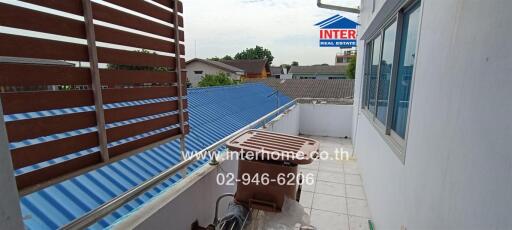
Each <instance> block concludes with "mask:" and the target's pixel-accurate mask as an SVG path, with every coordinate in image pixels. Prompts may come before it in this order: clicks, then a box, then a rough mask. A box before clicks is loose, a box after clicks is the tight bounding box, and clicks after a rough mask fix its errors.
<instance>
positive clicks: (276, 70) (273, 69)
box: [270, 66, 283, 75]
mask: <svg viewBox="0 0 512 230" xmlns="http://www.w3.org/2000/svg"><path fill="white" fill-rule="evenodd" d="M282 73H283V67H279V66H277V67H276V66H271V67H270V75H280V74H282Z"/></svg>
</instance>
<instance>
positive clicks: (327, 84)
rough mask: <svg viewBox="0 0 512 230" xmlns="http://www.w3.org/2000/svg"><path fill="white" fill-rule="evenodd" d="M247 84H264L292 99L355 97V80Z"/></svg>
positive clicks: (285, 81) (268, 81)
mask: <svg viewBox="0 0 512 230" xmlns="http://www.w3.org/2000/svg"><path fill="white" fill-rule="evenodd" d="M247 82H261V83H264V84H266V85H268V86H270V87H272V88H274V89H276V90H279V91H280V92H282V93H283V94H285V95H287V96H289V97H291V98H332V99H352V98H353V97H354V80H351V79H333V80H317V79H288V80H281V79H250V80H247ZM349 102H350V103H351V101H349Z"/></svg>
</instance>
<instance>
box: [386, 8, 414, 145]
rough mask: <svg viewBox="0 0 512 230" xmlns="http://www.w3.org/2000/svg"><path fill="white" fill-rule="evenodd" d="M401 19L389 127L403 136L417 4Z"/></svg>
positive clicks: (411, 66)
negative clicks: (390, 123)
mask: <svg viewBox="0 0 512 230" xmlns="http://www.w3.org/2000/svg"><path fill="white" fill-rule="evenodd" d="M403 20H404V21H403V29H402V40H401V44H400V47H401V49H400V59H399V63H398V64H399V65H398V76H397V80H396V90H395V105H394V111H393V123H392V126H391V129H392V130H394V131H395V132H396V133H397V134H398V135H399V136H400V137H402V138H405V130H406V125H407V113H408V111H409V97H410V92H411V81H412V73H413V68H414V59H415V57H416V43H417V41H418V29H419V28H418V27H419V20H420V13H419V4H418V5H417V6H416V7H414V8H413V9H412V10H410V11H408V12H406V13H405V14H404V19H403Z"/></svg>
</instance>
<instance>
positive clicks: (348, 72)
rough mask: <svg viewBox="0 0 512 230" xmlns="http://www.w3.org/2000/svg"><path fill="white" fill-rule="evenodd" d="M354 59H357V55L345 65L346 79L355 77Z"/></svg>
mask: <svg viewBox="0 0 512 230" xmlns="http://www.w3.org/2000/svg"><path fill="white" fill-rule="evenodd" d="M356 60H357V55H354V56H353V57H351V58H350V60H349V61H348V67H347V70H346V72H345V75H347V78H348V79H355V78H356Z"/></svg>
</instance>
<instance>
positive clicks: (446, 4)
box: [355, 0, 512, 230]
mask: <svg viewBox="0 0 512 230" xmlns="http://www.w3.org/2000/svg"><path fill="white" fill-rule="evenodd" d="M365 2H369V1H365ZM422 8H423V9H422V10H423V15H422V24H421V35H420V40H419V49H418V52H417V63H416V66H415V68H416V73H415V76H414V85H413V92H412V100H411V106H412V108H411V114H410V123H409V133H408V141H407V147H406V158H405V165H404V164H402V163H401V161H400V160H399V159H398V158H397V157H396V156H395V154H394V152H393V150H392V149H391V148H390V147H389V145H388V144H387V143H386V142H385V141H384V139H383V137H382V136H381V135H380V134H379V133H377V131H376V129H375V128H374V127H373V125H372V124H371V123H370V121H369V120H368V119H367V118H366V116H365V115H363V114H361V113H355V114H356V115H357V134H356V135H357V136H356V139H355V153H356V155H357V157H358V158H359V164H360V167H361V169H362V174H363V175H362V176H363V180H364V185H365V188H366V192H367V196H368V200H369V206H370V209H371V212H372V216H373V219H374V221H375V224H376V229H400V227H401V226H402V225H403V226H405V227H407V229H414V230H416V229H419V230H422V229H512V218H510V213H512V196H511V194H512V154H511V152H512V151H511V147H512V145H511V144H510V141H511V140H512V122H511V117H512V100H510V98H511V96H512V77H511V73H512V65H511V63H512V43H510V41H509V40H510V37H511V36H512V27H511V26H510V22H511V21H512V14H510V12H509V11H510V9H512V1H509V0H494V1H480V0H453V1H444V0H431V1H422ZM377 10H378V9H377ZM368 13H369V12H368V10H367V9H364V8H363V12H362V15H361V19H362V21H361V24H362V28H365V26H366V24H367V23H368V22H367V21H365V20H364V19H365V18H368V17H369V16H368V15H367V14H368ZM363 32H364V31H360V34H362V33H363ZM359 53H360V54H362V53H364V52H363V50H361V49H360V50H359ZM361 61H362V59H361V58H360V59H358V68H357V73H356V76H357V78H358V80H357V81H356V92H357V95H356V100H355V101H356V102H357V101H359V100H358V99H359V98H360V89H361V87H362V85H361V84H360V82H361V81H360V79H361V78H362V71H361V69H362V68H361V66H362V65H361V64H362V62H361ZM355 108H359V105H358V104H356V105H355Z"/></svg>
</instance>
